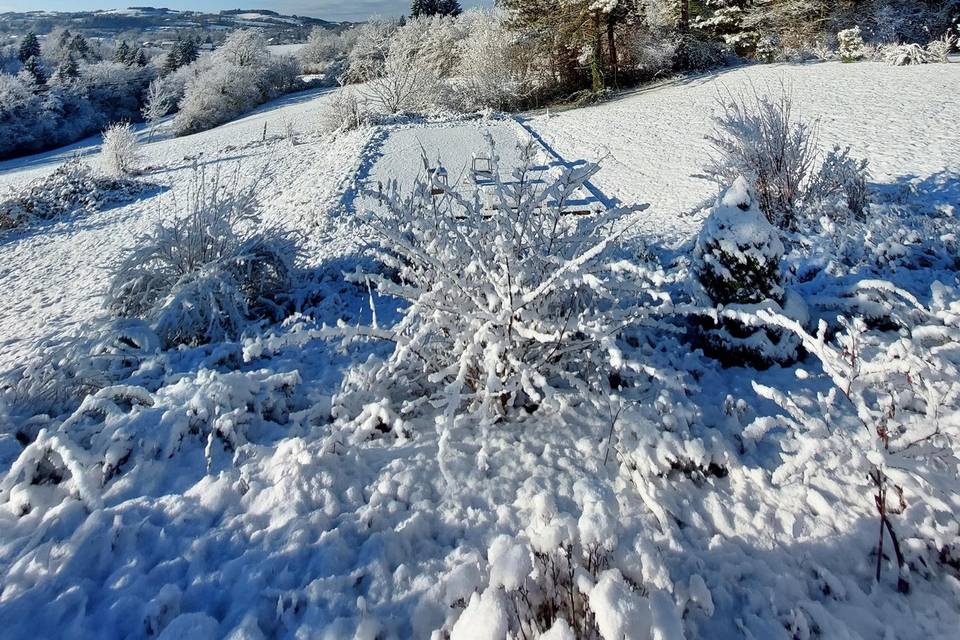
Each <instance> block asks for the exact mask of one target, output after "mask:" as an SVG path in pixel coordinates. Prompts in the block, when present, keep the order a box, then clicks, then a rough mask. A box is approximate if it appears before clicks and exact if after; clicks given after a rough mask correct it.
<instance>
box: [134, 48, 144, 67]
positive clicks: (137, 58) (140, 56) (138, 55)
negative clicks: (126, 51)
mask: <svg viewBox="0 0 960 640" xmlns="http://www.w3.org/2000/svg"><path fill="white" fill-rule="evenodd" d="M130 64H131V65H136V66H138V67H145V66H147V54H145V53H144V52H143V49H142V48H140V47H137V50H136V51H135V52H134V53H133V55H131V56H130Z"/></svg>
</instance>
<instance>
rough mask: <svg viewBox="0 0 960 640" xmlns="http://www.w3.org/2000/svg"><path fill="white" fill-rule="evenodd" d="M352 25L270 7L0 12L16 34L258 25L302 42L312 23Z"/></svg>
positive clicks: (279, 37) (0, 24) (276, 36)
mask: <svg viewBox="0 0 960 640" xmlns="http://www.w3.org/2000/svg"><path fill="white" fill-rule="evenodd" d="M348 26H350V25H348V24H346V23H337V22H331V21H328V20H321V19H319V18H310V17H306V16H285V15H281V14H279V13H277V12H276V11H271V10H269V9H231V10H228V11H220V12H217V13H204V12H198V11H176V10H173V9H166V8H163V7H147V6H137V7H128V8H126V9H109V10H101V11H71V12H54V11H25V12H7V13H0V34H6V35H8V36H19V35H22V34H23V33H25V32H27V31H33V32H35V33H38V34H41V35H42V34H45V33H50V32H51V31H52V30H53V29H55V28H57V27H64V28H67V29H70V30H71V31H73V32H75V33H83V34H84V35H87V36H89V37H95V38H96V37H101V38H109V37H111V36H115V35H117V34H120V33H125V34H126V33H129V32H131V31H139V32H142V33H144V34H151V33H154V32H159V33H161V34H162V33H164V32H170V33H177V32H184V31H189V32H208V33H210V34H220V35H222V34H223V33H224V32H226V31H232V30H234V29H240V28H248V27H256V28H259V29H262V30H263V31H264V33H265V35H266V36H267V38H268V39H269V40H270V41H271V42H272V43H276V44H282V43H286V42H302V41H304V40H305V39H306V37H307V35H308V34H309V33H310V30H311V29H313V28H314V27H323V28H327V29H331V30H339V29H343V28H346V27H348Z"/></svg>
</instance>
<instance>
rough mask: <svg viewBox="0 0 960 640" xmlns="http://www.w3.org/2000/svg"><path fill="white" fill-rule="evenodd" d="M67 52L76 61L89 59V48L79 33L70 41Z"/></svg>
mask: <svg viewBox="0 0 960 640" xmlns="http://www.w3.org/2000/svg"><path fill="white" fill-rule="evenodd" d="M67 50H68V51H69V53H70V54H71V55H73V56H75V57H76V59H78V60H87V59H89V58H90V46H89V45H88V44H87V39H86V38H84V37H83V36H82V35H80V34H79V33H78V34H77V35H75V36H73V38H71V39H70V45H69V47H68V48H67Z"/></svg>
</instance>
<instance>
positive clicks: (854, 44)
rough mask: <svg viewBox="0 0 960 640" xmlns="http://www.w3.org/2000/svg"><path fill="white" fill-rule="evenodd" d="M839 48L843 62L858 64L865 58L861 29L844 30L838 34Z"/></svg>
mask: <svg viewBox="0 0 960 640" xmlns="http://www.w3.org/2000/svg"><path fill="white" fill-rule="evenodd" d="M837 47H838V52H839V53H840V60H842V61H843V62H857V61H858V60H863V58H864V42H863V35H861V33H860V27H853V28H852V29H844V30H843V31H841V32H840V33H838V34H837Z"/></svg>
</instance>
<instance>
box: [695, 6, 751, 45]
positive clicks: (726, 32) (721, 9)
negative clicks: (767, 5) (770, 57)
mask: <svg viewBox="0 0 960 640" xmlns="http://www.w3.org/2000/svg"><path fill="white" fill-rule="evenodd" d="M749 5H750V0H705V2H703V11H702V12H701V13H700V14H699V15H698V16H696V17H695V18H694V19H693V21H692V25H691V26H692V28H693V29H695V30H697V31H699V32H701V33H703V34H704V35H705V36H706V37H708V38H711V39H714V40H720V41H723V42H724V43H725V44H727V45H728V46H730V47H731V48H733V49H734V50H735V51H736V52H737V53H739V54H747V53H750V52H752V50H753V47H754V46H755V44H756V33H755V32H754V31H753V30H752V29H750V28H748V27H746V26H745V25H744V24H743V21H744V15H745V10H746V8H747V7H749Z"/></svg>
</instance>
